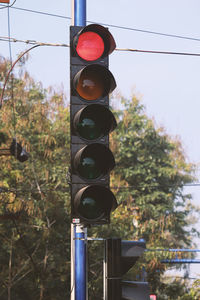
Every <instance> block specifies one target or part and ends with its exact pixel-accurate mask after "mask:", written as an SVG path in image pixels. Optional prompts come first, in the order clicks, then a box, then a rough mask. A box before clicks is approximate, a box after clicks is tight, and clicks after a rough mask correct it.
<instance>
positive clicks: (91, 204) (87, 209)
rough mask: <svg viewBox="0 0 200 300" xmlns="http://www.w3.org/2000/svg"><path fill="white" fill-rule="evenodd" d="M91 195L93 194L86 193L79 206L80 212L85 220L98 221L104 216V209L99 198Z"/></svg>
mask: <svg viewBox="0 0 200 300" xmlns="http://www.w3.org/2000/svg"><path fill="white" fill-rule="evenodd" d="M90 194H91V193H86V194H85V195H83V197H82V198H81V202H80V204H79V209H78V212H79V214H80V215H81V216H83V217H84V218H85V219H89V220H93V219H98V218H100V217H101V216H102V214H103V209H102V207H101V206H100V203H99V201H98V199H97V196H94V195H93V194H91V195H90Z"/></svg>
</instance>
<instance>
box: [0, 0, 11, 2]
mask: <svg viewBox="0 0 200 300" xmlns="http://www.w3.org/2000/svg"><path fill="white" fill-rule="evenodd" d="M0 3H10V0H0Z"/></svg>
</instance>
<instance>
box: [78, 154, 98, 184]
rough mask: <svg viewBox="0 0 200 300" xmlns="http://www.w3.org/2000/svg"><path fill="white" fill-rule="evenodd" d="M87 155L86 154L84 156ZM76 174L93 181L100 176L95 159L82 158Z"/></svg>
mask: <svg viewBox="0 0 200 300" xmlns="http://www.w3.org/2000/svg"><path fill="white" fill-rule="evenodd" d="M86 155H87V154H86ZM78 173H79V174H80V176H81V177H84V178H86V179H95V178H98V177H99V176H100V175H101V168H100V166H99V165H98V160H97V158H96V157H87V156H86V157H82V159H81V161H80V164H79V167H78Z"/></svg>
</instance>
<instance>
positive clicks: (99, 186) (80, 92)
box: [70, 24, 117, 225]
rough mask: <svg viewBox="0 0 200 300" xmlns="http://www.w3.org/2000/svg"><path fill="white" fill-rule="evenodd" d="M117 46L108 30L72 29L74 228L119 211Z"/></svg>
mask: <svg viewBox="0 0 200 300" xmlns="http://www.w3.org/2000/svg"><path fill="white" fill-rule="evenodd" d="M115 47H116V44H115V41H114V39H113V37H112V35H111V34H110V32H109V31H108V29H107V28H105V27H103V26H101V25H98V24H91V25H88V26H85V27H82V26H71V28H70V84H71V87H70V90H71V97H70V127H71V170H70V171H71V216H72V223H76V222H77V223H79V222H80V223H84V224H85V225H88V224H106V223H109V221H110V213H111V211H112V210H114V209H115V208H116V207H117V202H116V199H115V196H114V194H113V193H112V192H111V191H110V189H109V173H110V171H111V170H112V169H113V168H114V166H115V159H114V156H113V154H112V152H111V151H110V149H109V133H110V132H111V131H112V130H114V129H115V127H116V126H117V124H116V120H115V117H114V115H113V114H112V112H111V111H110V110H109V94H110V93H111V92H112V91H113V90H114V89H115V87H116V83H115V79H114V77H113V75H112V73H111V72H110V71H109V69H108V56H109V54H111V53H112V52H113V50H114V49H115Z"/></svg>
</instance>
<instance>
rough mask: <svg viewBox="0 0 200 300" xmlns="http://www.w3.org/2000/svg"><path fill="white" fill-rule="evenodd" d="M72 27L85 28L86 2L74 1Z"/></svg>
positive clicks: (82, 0) (81, 0)
mask: <svg viewBox="0 0 200 300" xmlns="http://www.w3.org/2000/svg"><path fill="white" fill-rule="evenodd" d="M74 25H75V26H86V0H74Z"/></svg>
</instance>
